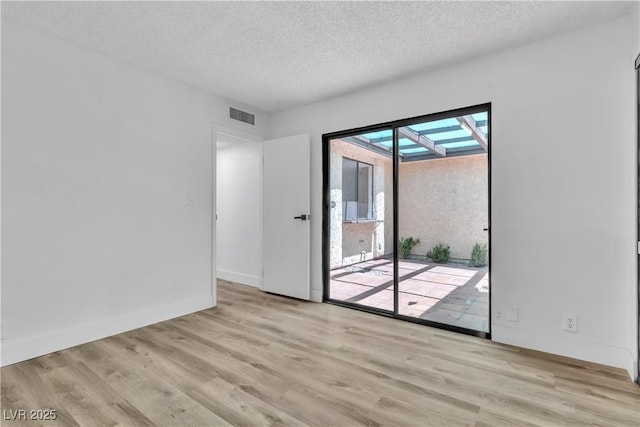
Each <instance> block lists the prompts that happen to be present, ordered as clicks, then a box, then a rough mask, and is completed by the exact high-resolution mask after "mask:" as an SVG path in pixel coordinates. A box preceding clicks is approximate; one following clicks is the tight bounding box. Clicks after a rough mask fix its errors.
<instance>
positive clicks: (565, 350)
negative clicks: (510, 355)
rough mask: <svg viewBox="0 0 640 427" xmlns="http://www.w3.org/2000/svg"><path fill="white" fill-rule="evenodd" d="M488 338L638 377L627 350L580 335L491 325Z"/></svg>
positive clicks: (635, 364)
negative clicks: (592, 363)
mask: <svg viewBox="0 0 640 427" xmlns="http://www.w3.org/2000/svg"><path fill="white" fill-rule="evenodd" d="M491 339H492V340H493V341H495V342H498V343H502V344H508V345H513V346H517V347H523V348H528V349H531V350H538V351H543V352H545V353H552V354H557V355H560V356H566V357H571V358H574V359H579V360H585V361H588V362H594V363H600V364H602V365H607V366H613V367H616V368H621V369H624V370H626V371H627V372H628V374H629V377H630V378H631V380H633V381H635V379H636V377H637V375H638V372H637V361H636V360H635V358H634V357H633V354H632V352H631V351H630V350H629V349H627V348H623V347H617V346H612V345H608V344H604V343H601V342H597V341H594V340H590V339H586V338H583V337H581V336H580V335H574V334H569V333H566V332H565V333H563V332H559V333H557V334H554V333H549V332H542V331H533V330H523V329H516V328H511V327H508V326H503V325H496V324H492V325H491Z"/></svg>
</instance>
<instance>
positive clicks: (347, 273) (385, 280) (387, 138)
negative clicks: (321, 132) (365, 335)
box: [328, 129, 395, 312]
mask: <svg viewBox="0 0 640 427" xmlns="http://www.w3.org/2000/svg"><path fill="white" fill-rule="evenodd" d="M374 139H375V141H379V140H380V139H382V140H384V141H383V142H384V143H385V145H386V146H391V131H390V130H388V129H384V130H381V131H376V132H369V133H365V134H361V135H356V136H351V137H343V138H335V139H332V140H330V141H329V168H330V171H329V192H330V193H329V194H330V208H329V209H330V212H329V222H330V235H329V258H330V260H329V267H330V282H329V295H328V297H329V299H333V300H339V301H346V302H350V303H353V304H359V305H363V306H367V307H371V308H373V309H376V310H381V311H385V312H386V311H388V312H393V265H394V264H393V250H394V247H395V245H394V244H393V240H394V239H393V166H392V159H391V157H392V154H391V152H390V151H389V150H388V149H387V148H384V147H382V146H380V145H374V144H373V143H372V142H371V141H372V140H374Z"/></svg>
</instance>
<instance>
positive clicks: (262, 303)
mask: <svg viewBox="0 0 640 427" xmlns="http://www.w3.org/2000/svg"><path fill="white" fill-rule="evenodd" d="M1 375H2V376H1V383H2V418H3V419H2V420H1V421H2V422H1V423H2V425H3V426H13V425H46V426H78V425H80V426H113V425H122V426H137V425H158V426H169V425H178V426H187V425H189V426H226V425H234V426H266V425H282V426H297V425H311V426H357V425H369V426H378V425H385V426H386V425H389V426H392V425H394V426H421V427H422V426H456V425H467V426H496V425H518V426H529V425H541V426H560V425H575V426H587V425H598V426H604V425H606V426H636V427H637V426H640V389H639V388H638V387H637V386H636V385H634V384H633V383H632V382H631V380H630V379H629V377H628V375H627V374H626V372H623V371H622V370H619V369H613V368H608V367H604V366H601V365H596V364H592V363H587V362H580V361H576V360H572V359H567V358H563V357H559V356H552V355H548V354H542V353H538V352H533V351H527V350H523V349H519V348H514V347H509V346H504V345H499V344H496V343H492V342H490V341H488V340H483V339H480V338H474V337H469V336H464V335H459V334H455V333H450V332H447V331H442V330H438V329H432V328H428V327H425V326H421V325H417V324H412V323H406V322H402V321H399V320H394V319H389V318H385V317H379V316H374V315H370V314H366V313H361V312H358V311H355V310H350V309H346V308H342V307H337V306H333V305H329V304H317V303H309V302H302V301H298V300H293V299H289V298H283V297H278V296H274V295H269V294H266V293H262V292H260V291H258V290H256V289H253V288H249V287H246V286H241V285H235V284H231V283H228V282H224V281H220V282H219V284H218V306H217V307H216V308H213V309H209V310H204V311H201V312H198V313H194V314H191V315H188V316H184V317H180V318H177V319H173V320H170V321H167V322H163V323H159V324H156V325H152V326H148V327H145V328H141V329H137V330H134V331H130V332H127V333H124V334H120V335H117V336H113V337H110V338H105V339H102V340H99V341H95V342H92V343H88V344H84V345H81V346H77V347H74V348H70V349H67V350H64V351H59V352H56V353H53V354H50V355H46V356H43V357H39V358H36V359H32V360H29V361H25V362H21V363H18V364H15V365H11V366H8V367H5V368H2V370H1ZM20 409H25V410H27V417H28V416H29V411H30V410H38V409H43V410H44V409H54V410H55V411H56V415H57V420H56V421H44V422H35V421H29V420H27V421H23V420H14V421H11V420H8V419H7V418H11V417H12V414H13V415H15V412H14V411H17V410H20Z"/></svg>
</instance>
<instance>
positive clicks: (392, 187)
mask: <svg viewBox="0 0 640 427" xmlns="http://www.w3.org/2000/svg"><path fill="white" fill-rule="evenodd" d="M489 147H490V104H484V105H480V106H474V107H468V108H463V109H458V110H452V111H447V112H443V113H437V114H432V115H427V116H422V117H417V118H413V119H407V120H400V121H395V122H391V123H385V124H381V125H374V126H369V127H366V128H360V129H354V130H348V131H342V132H335V133H331V134H327V135H324V136H323V150H324V152H323V160H324V195H325V204H324V207H325V209H324V221H323V233H324V234H323V250H324V252H323V267H324V300H325V301H327V302H331V303H335V304H339V305H344V306H348V307H352V308H357V309H360V310H365V311H370V312H373V313H377V314H384V315H387V316H393V317H398V318H402V319H405V320H410V321H414V322H418V323H424V324H428V325H433V326H438V327H442V328H445V329H451V330H456V331H460V332H464V333H469V334H473V335H479V336H487V337H489V336H490V321H489V319H490V281H489V277H490V275H489V260H490V235H489V230H490V226H489V224H490V206H489V204H490V183H489V177H490V173H489V167H490V153H489V151H490V149H489Z"/></svg>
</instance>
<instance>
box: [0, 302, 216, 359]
mask: <svg viewBox="0 0 640 427" xmlns="http://www.w3.org/2000/svg"><path fill="white" fill-rule="evenodd" d="M210 307H212V299H211V295H210V294H209V293H207V294H205V295H202V296H199V297H193V298H189V299H186V300H182V301H177V302H175V303H172V304H166V305H160V306H157V307H153V308H149V309H145V310H141V311H137V312H135V313H131V314H127V315H124V316H118V317H114V318H110V319H104V320H99V321H97V322H93V323H90V324H85V325H80V326H74V327H71V328H66V329H60V330H56V331H53V332H49V333H46V334H42V335H38V336H31V337H27V338H20V339H17V340H11V339H9V340H3V341H2V350H1V352H0V366H7V365H11V364H14V363H18V362H22V361H24V360H28V359H32V358H34V357H38V356H42V355H45V354H49V353H53V352H55V351H59V350H64V349H65V348H70V347H74V346H76V345H80V344H84V343H87V342H91V341H95V340H98V339H101V338H105V337H109V336H112V335H116V334H120V333H122V332H127V331H130V330H133V329H137V328H141V327H143V326H147V325H151V324H154V323H158V322H163V321H165V320H169V319H173V318H175V317H180V316H184V315H186V314H190V313H194V312H196V311H200V310H204V309H207V308H210Z"/></svg>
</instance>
